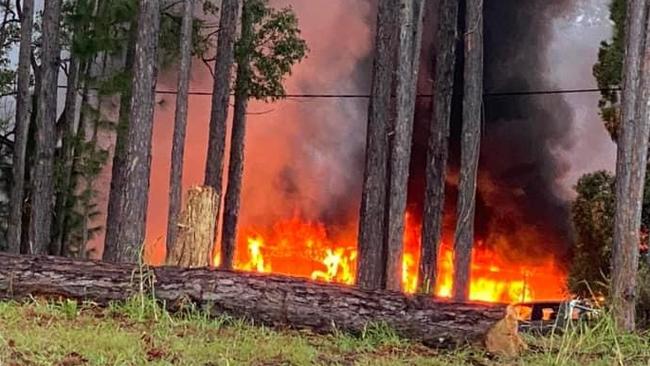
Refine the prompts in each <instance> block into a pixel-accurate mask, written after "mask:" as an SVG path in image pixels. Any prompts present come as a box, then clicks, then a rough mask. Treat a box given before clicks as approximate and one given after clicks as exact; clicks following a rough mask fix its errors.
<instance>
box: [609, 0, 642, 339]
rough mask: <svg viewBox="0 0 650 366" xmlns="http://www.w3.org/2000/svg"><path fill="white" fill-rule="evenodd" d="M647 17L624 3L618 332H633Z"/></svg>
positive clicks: (634, 3) (638, 6) (614, 284)
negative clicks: (624, 49)
mask: <svg viewBox="0 0 650 366" xmlns="http://www.w3.org/2000/svg"><path fill="white" fill-rule="evenodd" d="M647 13H648V6H647V1H643V0H630V1H628V3H627V21H626V24H627V34H626V51H625V64H624V82H623V99H622V118H621V126H620V129H619V133H618V141H617V142H618V148H617V158H616V209H615V214H614V237H613V242H612V244H613V252H612V280H611V291H610V293H611V298H612V306H613V313H614V319H615V321H616V324H617V326H618V328H619V329H621V330H623V331H633V330H634V328H635V303H636V296H637V289H636V282H637V276H636V274H637V270H638V263H639V243H641V237H640V229H641V210H642V205H643V189H644V181H645V173H646V160H647V151H648V134H649V128H650V120H649V118H650V116H649V115H648V113H650V111H649V108H650V107H649V106H648V103H650V95H649V91H648V88H650V50H649V49H648V46H650V45H649V44H646V37H649V36H650V31H649V30H648V29H647V27H648V23H650V22H648V20H647Z"/></svg>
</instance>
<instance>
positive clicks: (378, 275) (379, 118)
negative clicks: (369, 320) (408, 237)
mask: <svg viewBox="0 0 650 366" xmlns="http://www.w3.org/2000/svg"><path fill="white" fill-rule="evenodd" d="M397 6H398V2H397V0H379V3H378V12H377V30H376V32H377V33H376V35H375V57H374V61H373V69H372V70H373V71H372V87H371V98H370V103H369V106H368V127H367V131H366V160H365V169H364V175H363V190H362V193H361V209H360V214H359V239H358V242H359V244H358V247H359V260H358V269H357V281H356V283H357V285H358V286H359V287H361V288H365V289H380V288H383V287H384V286H385V283H386V279H385V273H386V253H385V250H384V249H385V248H384V245H385V241H384V239H385V232H384V227H385V225H386V222H385V209H386V199H387V197H386V196H387V190H388V187H387V181H388V156H389V155H388V154H389V146H388V129H389V126H390V121H391V118H392V116H391V107H390V106H391V103H392V98H391V94H392V91H393V88H392V86H393V74H394V65H395V53H394V52H395V45H396V43H397V35H396V33H397V32H395V30H396V23H397V19H396V18H397V12H395V8H396V7H397Z"/></svg>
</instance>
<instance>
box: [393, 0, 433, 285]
mask: <svg viewBox="0 0 650 366" xmlns="http://www.w3.org/2000/svg"><path fill="white" fill-rule="evenodd" d="M423 14H424V1H422V0H401V1H400V11H399V18H398V23H399V42H398V47H397V64H396V91H395V94H396V109H397V111H396V115H395V120H394V125H393V128H392V131H391V132H392V133H391V135H392V140H391V146H390V148H391V150H390V173H389V176H390V180H389V184H390V188H389V192H388V195H389V196H388V207H387V212H386V215H387V220H388V233H387V237H386V245H387V257H386V288H387V289H389V290H392V291H401V290H402V258H403V251H404V215H405V214H406V199H407V186H408V178H409V165H410V162H411V142H412V137H413V118H414V113H415V94H416V91H417V90H416V85H417V79H418V71H419V66H420V49H421V45H420V44H421V40H422V21H423Z"/></svg>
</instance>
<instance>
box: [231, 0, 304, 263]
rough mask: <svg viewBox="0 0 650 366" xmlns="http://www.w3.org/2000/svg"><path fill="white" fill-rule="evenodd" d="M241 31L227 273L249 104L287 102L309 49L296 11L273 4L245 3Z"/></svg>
mask: <svg viewBox="0 0 650 366" xmlns="http://www.w3.org/2000/svg"><path fill="white" fill-rule="evenodd" d="M241 28H242V30H241V37H240V39H239V41H238V42H237V45H236V48H235V49H236V52H235V58H236V61H237V77H236V80H235V111H234V118H233V125H232V136H231V140H230V156H229V159H230V160H229V164H228V185H227V189H226V197H225V200H224V211H223V234H222V236H221V267H222V268H226V269H231V268H232V266H233V262H234V256H235V241H236V234H237V219H238V217H239V207H240V200H241V197H240V196H241V186H242V176H243V172H244V151H245V141H246V110H247V108H248V100H249V99H250V98H253V99H257V100H263V101H266V100H277V99H280V98H283V97H284V95H285V94H286V93H285V90H284V87H283V85H282V82H283V80H284V77H285V76H286V75H288V74H290V73H291V68H292V66H293V65H294V64H295V63H297V62H300V61H301V60H302V59H303V58H304V57H305V55H306V53H307V51H308V49H307V45H306V43H305V41H304V40H303V39H301V38H300V30H299V29H298V19H297V18H296V16H295V14H294V12H293V11H292V10H291V9H290V8H285V9H280V10H274V9H271V8H270V7H269V6H268V1H267V0H245V1H244V5H243V10H242V27H241Z"/></svg>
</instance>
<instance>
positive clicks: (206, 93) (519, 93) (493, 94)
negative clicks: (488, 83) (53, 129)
mask: <svg viewBox="0 0 650 366" xmlns="http://www.w3.org/2000/svg"><path fill="white" fill-rule="evenodd" d="M620 90H621V89H620V88H583V89H557V90H528V91H511V92H486V93H484V94H483V96H484V97H493V98H494V97H509V96H529V95H531V96H532V95H553V94H588V93H600V92H605V91H609V92H615V91H620ZM156 94H166V95H176V94H178V92H176V91H175V90H156ZM189 94H190V95H204V96H210V95H212V92H209V91H190V92H189ZM277 97H281V96H279V95H278V96H277ZM282 97H285V98H301V99H368V98H370V94H328V93H299V94H286V95H284V96H282ZM416 97H418V98H432V97H433V94H418V95H417V96H416Z"/></svg>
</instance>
